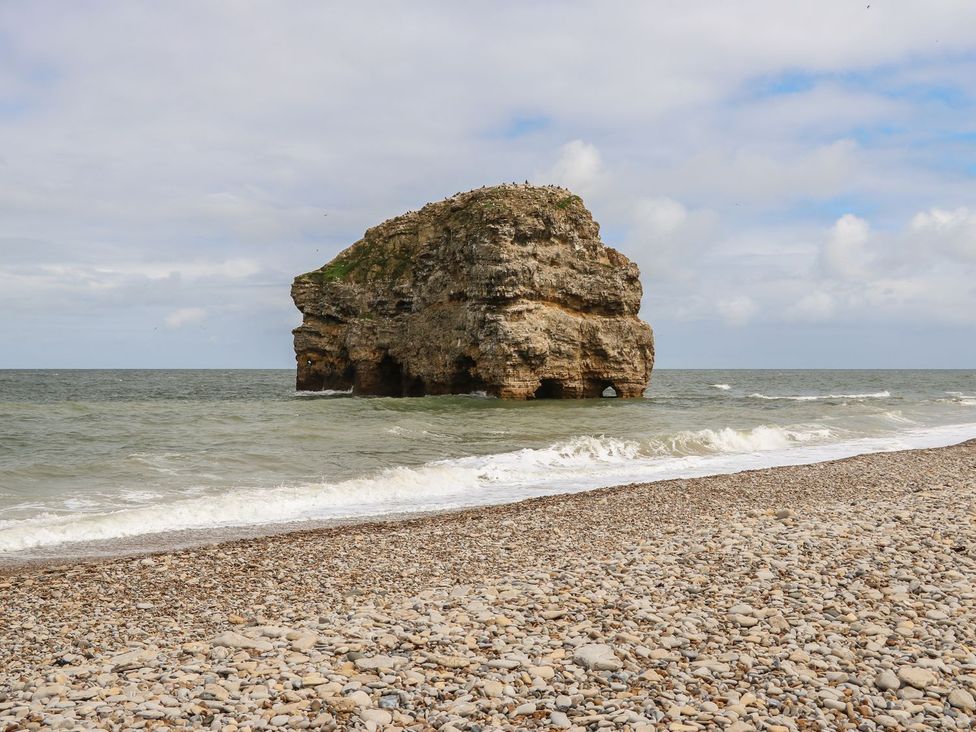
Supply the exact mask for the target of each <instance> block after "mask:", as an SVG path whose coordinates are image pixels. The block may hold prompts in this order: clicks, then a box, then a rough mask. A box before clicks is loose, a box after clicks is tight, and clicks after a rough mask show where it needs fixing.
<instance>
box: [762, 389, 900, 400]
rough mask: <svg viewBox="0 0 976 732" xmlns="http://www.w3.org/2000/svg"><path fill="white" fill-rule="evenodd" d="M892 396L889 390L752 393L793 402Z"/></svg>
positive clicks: (763, 397) (768, 398)
mask: <svg viewBox="0 0 976 732" xmlns="http://www.w3.org/2000/svg"><path fill="white" fill-rule="evenodd" d="M890 396H891V392H889V391H875V392H871V393H869V394H813V395H805V394H801V395H797V396H769V395H767V394H750V395H749V398H750V399H767V400H778V399H785V400H788V401H791V402H817V401H822V400H828V399H887V398H888V397H890Z"/></svg>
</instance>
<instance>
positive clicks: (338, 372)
mask: <svg viewBox="0 0 976 732" xmlns="http://www.w3.org/2000/svg"><path fill="white" fill-rule="evenodd" d="M291 294H292V298H293V299H294V301H295V305H297V306H298V309H299V310H301V312H302V315H303V316H304V319H303V322H302V324H301V326H299V327H298V328H296V329H295V356H296V358H297V360H298V379H297V386H298V389H300V390H311V391H318V390H322V389H337V390H339V389H352V390H353V393H354V394H373V395H380V396H421V395H424V394H468V393H472V392H478V391H483V392H486V393H487V394H490V395H493V396H498V397H501V398H503V399H532V398H561V399H579V398H583V397H599V396H601V395H604V392H606V393H607V395H610V394H616V395H617V396H621V397H638V396H640V395H641V394H643V392H644V389H645V388H646V387H647V384H648V381H649V380H650V376H651V368H652V366H653V363H654V337H653V335H652V333H651V328H650V326H648V325H647V324H646V323H644V322H643V321H641V320H640V319H639V318H638V317H637V311H638V308H639V307H640V299H641V285H640V280H639V272H638V269H637V265H636V264H634V263H633V262H631V261H630V260H629V259H627V258H626V257H625V256H623V255H622V254H620V253H619V252H617V251H616V250H614V249H611V248H610V247H608V246H605V245H604V244H603V243H602V242H601V241H600V227H599V224H597V223H596V222H595V221H594V220H593V216H592V215H591V214H590V212H589V211H588V210H587V209H586V207H585V206H584V205H583V201H582V199H581V198H580V197H579V196H576V195H574V194H572V193H571V192H570V191H568V190H566V189H565V188H558V187H555V186H546V187H537V186H529V185H501V186H495V187H492V188H482V189H480V190H475V191H470V192H468V193H460V194H457V195H455V196H452V197H451V198H448V199H447V200H445V201H440V202H439V203H431V204H428V205H426V206H424V207H423V208H422V209H421V210H420V211H414V212H410V213H406V214H403V215H402V216H397V217H396V218H394V219H390V220H389V221H387V222H385V223H383V224H380V225H379V226H375V227H373V228H371V229H369V230H368V231H367V232H366V234H365V236H364V237H363V238H362V239H361V240H359V241H358V242H356V243H355V244H353V245H352V246H351V247H349V248H348V249H346V250H345V251H343V252H342V253H340V254H339V255H338V256H337V257H336V258H335V259H333V260H332V261H331V262H329V263H328V264H327V265H325V266H324V267H322V268H321V269H318V270H315V271H314V272H308V273H307V274H303V275H299V276H298V277H296V278H295V282H294V284H293V285H292V290H291ZM609 389H612V390H613V391H612V392H610V391H609Z"/></svg>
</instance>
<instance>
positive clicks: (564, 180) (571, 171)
mask: <svg viewBox="0 0 976 732" xmlns="http://www.w3.org/2000/svg"><path fill="white" fill-rule="evenodd" d="M603 177H604V171H603V161H602V160H601V159H600V151H599V150H597V149H596V147H594V146H593V145H591V144H589V143H586V142H583V141H582V140H573V141H572V142H569V143H567V144H565V145H563V146H562V148H560V150H559V159H558V160H557V161H556V164H555V165H554V166H553V167H552V168H550V169H549V171H548V172H546V173H543V174H542V175H541V178H542V180H543V181H545V182H546V183H550V182H551V183H555V184H557V185H561V186H565V187H566V188H569V189H570V190H572V191H575V192H577V193H579V194H581V195H586V194H588V193H592V192H593V191H594V190H595V189H597V188H598V187H599V185H600V183H601V182H602V179H603Z"/></svg>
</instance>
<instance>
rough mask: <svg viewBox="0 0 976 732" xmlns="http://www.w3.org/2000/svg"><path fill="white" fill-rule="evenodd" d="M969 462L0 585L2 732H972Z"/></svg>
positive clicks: (386, 528)
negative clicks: (191, 731) (199, 731)
mask: <svg viewBox="0 0 976 732" xmlns="http://www.w3.org/2000/svg"><path fill="white" fill-rule="evenodd" d="M974 487H976V441H971V442H968V443H964V444H962V445H958V446H953V447H948V448H940V449H934V450H920V451H907V452H900V453H887V454H879V455H865V456H859V457H855V458H850V459H847V460H841V461H835V462H831V463H822V464H818V465H810V466H797V467H787V468H775V469H770V470H762V471H753V472H747V473H740V474H736V475H731V476H715V477H710V478H703V479H694V480H672V481H665V482H660V483H652V484H645V485H634V486H624V487H619V488H613V489H605V490H599V491H593V492H590V493H584V494H574V495H566V496H554V497H548V498H543V499H535V500H531V501H526V502H523V503H519V504H514V505H510V506H500V507H491V508H485V509H478V510H471V511H464V512H458V513H453V514H446V515H438V516H431V517H425V518H421V519H413V520H402V521H391V522H382V523H374V524H362V525H354V526H345V527H341V528H332V529H323V530H318V531H308V532H298V533H294V534H288V535H279V536H274V537H266V538H262V539H252V540H246V541H237V542H232V543H226V544H219V545H214V546H209V547H200V548H195V549H188V550H182V551H178V552H171V553H163V554H158V555H154V556H152V557H131V556H129V557H118V558H115V559H111V560H106V561H100V562H78V563H72V564H62V565H44V566H22V567H15V568H6V569H4V570H3V574H0V600H2V605H3V607H2V613H0V730H3V731H6V730H20V729H38V730H39V729H65V730H67V729H113V730H122V729H147V730H151V729H160V730H162V729H173V728H184V729H186V728H203V727H206V728H210V729H215V730H216V729H220V730H229V731H231V732H233V731H234V730H238V731H240V732H244V731H245V730H269V729H278V728H280V729H325V730H331V729H366V730H376V729H387V728H394V729H395V728H399V729H412V730H426V729H438V730H442V731H443V732H451V730H489V729H490V730H518V729H553V728H555V729H570V730H584V729H588V730H596V729H625V730H626V729H630V730H652V729H670V730H706V729H722V730H726V731H727V732H739V731H741V730H752V729H764V730H787V731H791V730H805V729H823V730H833V729H858V730H879V729H916V730H929V729H970V728H972V727H973V726H974V724H976V702H974V700H973V699H974V697H973V694H974V693H976V652H974V650H973V639H974V638H976V491H974Z"/></svg>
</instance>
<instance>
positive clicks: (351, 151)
mask: <svg viewBox="0 0 976 732" xmlns="http://www.w3.org/2000/svg"><path fill="white" fill-rule="evenodd" d="M974 29H976V3H974V2H972V0H942V1H939V0H937V1H934V2H931V3H921V2H917V0H905V1H904V2H895V1H894V0H871V1H870V4H868V2H866V1H865V2H852V1H846V0H845V1H843V2H840V1H833V0H818V1H816V2H813V1H811V2H782V1H780V2H771V1H766V0H761V1H760V0H743V1H742V2H736V3H716V2H697V1H695V0H687V1H683V2H663V1H658V2H651V1H648V2H644V1H640V2H613V1H601V2H572V1H567V2H558V3H555V2H497V3H457V2H363V3H323V2H319V1H318V0H312V1H308V2H305V1H303V0H292V1H291V2H287V3H282V2H270V1H269V2H246V1H241V2H230V1H228V2H215V1H208V0H193V1H192V2H182V1H180V0H174V1H173V2H166V3H159V2H139V1H138V0H129V1H125V2H121V1H120V2H98V1H97V0H95V1H93V2H85V3H65V2H46V1H45V0H32V1H31V2H15V1H13V0H0V368H45V367H50V368H234V367H239V368H251V367H254V368H289V367H291V366H292V365H293V363H294V354H293V351H292V345H291V333H290V331H291V329H292V328H294V327H295V326H296V325H298V324H299V323H300V315H299V313H298V311H297V310H296V309H295V307H294V305H293V304H292V302H291V299H290V296H289V287H290V283H291V280H292V278H293V277H294V276H295V275H296V274H299V273H301V272H305V271H309V270H312V269H315V268H317V267H320V266H322V265H323V264H325V263H326V262H327V261H328V260H329V259H331V258H332V256H334V255H335V254H336V253H338V252H339V251H340V250H342V249H344V248H345V247H346V246H348V245H349V244H351V243H353V242H354V241H356V240H357V239H359V238H360V237H361V236H362V233H363V232H364V230H365V229H366V228H367V227H369V226H372V225H375V224H377V223H379V222H381V221H383V220H385V219H387V218H390V217H392V216H395V215H397V214H399V213H402V212H404V211H408V210H415V209H417V208H419V207H420V206H422V205H424V204H425V203H427V202H428V201H435V200H439V199H441V198H445V197H447V196H450V195H452V194H454V193H455V192H457V191H463V190H468V189H472V188H477V187H480V186H482V185H486V184H494V183H500V182H505V181H509V182H510V181H519V182H521V181H523V180H529V181H531V182H533V183H537V184H548V183H556V184H560V185H564V186H567V187H569V188H570V189H572V190H573V191H574V192H576V193H578V194H580V195H581V196H582V197H583V199H584V201H585V203H586V205H587V207H588V208H589V209H590V210H591V211H592V212H593V215H594V217H595V218H596V220H597V221H599V222H600V224H601V232H602V238H603V240H604V242H606V243H607V244H608V245H610V246H613V247H615V248H617V249H619V250H620V251H622V252H623V253H624V254H626V255H627V256H629V257H630V258H632V259H633V260H635V261H636V262H637V263H638V264H639V266H640V268H641V275H642V277H641V279H642V282H643V286H644V300H643V306H642V310H641V314H642V317H643V318H644V319H645V320H647V321H648V322H649V323H650V324H651V325H652V326H653V327H654V329H655V335H656V342H657V366H658V367H660V368H976V33H974Z"/></svg>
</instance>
